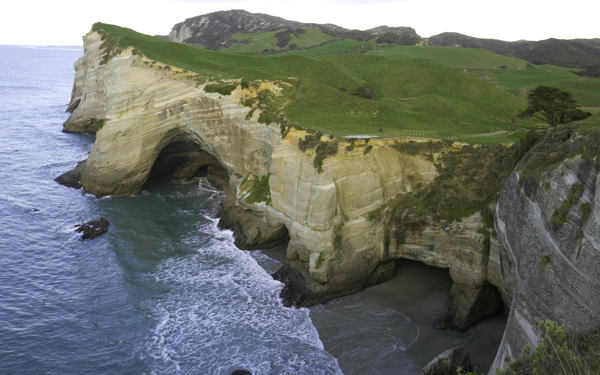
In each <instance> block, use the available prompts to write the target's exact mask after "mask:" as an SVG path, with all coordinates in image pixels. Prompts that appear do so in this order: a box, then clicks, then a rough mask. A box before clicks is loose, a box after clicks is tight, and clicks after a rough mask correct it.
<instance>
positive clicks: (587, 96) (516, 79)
mask: <svg viewBox="0 0 600 375" xmlns="http://www.w3.org/2000/svg"><path fill="white" fill-rule="evenodd" d="M571 70H573V69H569V68H560V67H556V66H552V65H541V66H539V67H537V68H527V69H521V70H507V71H505V72H503V73H501V74H496V75H494V76H492V77H493V78H495V79H497V80H498V84H499V85H500V86H502V87H504V88H505V89H506V90H508V91H509V92H511V93H514V94H518V93H519V92H520V91H522V90H523V89H532V88H534V87H535V86H538V85H544V86H552V87H558V88H559V89H562V90H565V91H569V92H571V93H572V94H573V96H574V98H575V100H577V101H578V102H579V103H580V104H581V105H583V106H585V107H600V78H583V77H579V76H578V75H576V74H575V73H572V72H571Z"/></svg>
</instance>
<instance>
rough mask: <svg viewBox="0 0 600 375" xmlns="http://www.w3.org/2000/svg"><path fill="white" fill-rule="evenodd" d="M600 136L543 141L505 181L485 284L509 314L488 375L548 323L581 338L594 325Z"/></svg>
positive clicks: (565, 131) (565, 133)
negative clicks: (489, 284) (494, 288)
mask: <svg viewBox="0 0 600 375" xmlns="http://www.w3.org/2000/svg"><path fill="white" fill-rule="evenodd" d="M599 145H600V132H598V131H594V132H588V133H582V132H578V131H576V130H575V129H573V128H572V127H562V128H559V129H556V130H555V131H552V132H550V133H548V134H547V135H546V136H545V137H544V138H543V139H542V140H541V142H539V144H538V145H537V146H535V147H534V148H533V149H532V150H531V151H530V152H529V153H528V154H527V155H526V156H525V157H524V158H523V160H522V162H521V163H520V165H519V166H518V167H517V169H516V170H515V172H514V173H513V174H512V175H511V176H510V178H509V179H508V181H507V182H506V185H505V187H504V189H503V191H502V195H501V196H500V200H499V202H498V205H497V206H496V208H495V213H494V223H495V230H496V232H497V237H492V238H491V247H490V262H489V265H488V270H487V273H488V279H489V280H490V282H492V283H493V284H494V285H496V286H498V288H499V289H500V291H501V292H502V295H503V298H504V300H505V302H506V303H507V304H510V306H511V312H510V315H509V319H508V324H507V328H506V332H505V334H504V338H503V340H502V344H501V346H500V349H499V351H498V354H497V357H496V360H495V361H494V364H493V366H492V371H491V373H494V369H495V368H496V367H499V368H501V369H503V368H505V367H506V366H507V365H508V364H510V363H511V362H512V361H514V360H515V359H516V358H517V357H518V356H519V354H520V353H521V350H522V349H523V348H524V347H525V345H530V346H536V345H537V344H538V343H539V342H540V337H538V336H537V335H536V334H535V333H534V331H533V329H532V328H531V327H532V326H537V324H538V323H539V322H540V321H541V320H546V319H552V320H554V321H557V322H559V323H560V324H565V326H566V329H567V330H569V331H574V332H586V331H589V330H592V329H595V328H597V327H598V322H600V305H599V304H598V301H600V267H599V265H600V231H599V229H600V185H599V183H600V179H599V178H598V177H599V173H600V163H599V161H598V155H599V154H600V148H599Z"/></svg>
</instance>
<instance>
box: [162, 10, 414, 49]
mask: <svg viewBox="0 0 600 375" xmlns="http://www.w3.org/2000/svg"><path fill="white" fill-rule="evenodd" d="M301 26H310V27H312V28H314V29H315V30H317V31H319V32H322V33H323V34H327V35H330V36H332V37H336V38H344V39H352V40H361V41H362V40H364V41H367V40H370V39H373V38H378V37H380V36H382V35H384V34H388V33H392V34H396V35H398V36H400V37H417V38H419V39H421V37H420V36H419V35H417V33H416V31H415V29H413V28H412V27H388V26H379V27H375V28H373V29H369V30H350V29H346V28H343V27H341V26H337V25H334V24H316V23H302V22H297V21H289V20H286V19H283V18H280V17H275V16H270V15H268V14H263V13H250V12H247V11H245V10H239V9H236V10H227V11H219V12H214V13H209V14H204V15H201V16H196V17H192V18H188V19H186V20H185V21H183V22H180V23H178V24H176V25H175V26H173V29H172V30H171V32H170V33H169V35H168V37H163V38H165V39H167V38H168V40H169V41H171V42H178V43H191V44H201V45H202V46H203V47H204V48H206V49H211V50H215V51H216V50H219V49H220V48H222V47H223V46H224V45H225V43H226V42H227V41H228V40H229V38H230V37H231V36H232V35H234V34H237V33H247V34H251V33H256V32H259V31H276V30H279V29H281V28H298V27H301Z"/></svg>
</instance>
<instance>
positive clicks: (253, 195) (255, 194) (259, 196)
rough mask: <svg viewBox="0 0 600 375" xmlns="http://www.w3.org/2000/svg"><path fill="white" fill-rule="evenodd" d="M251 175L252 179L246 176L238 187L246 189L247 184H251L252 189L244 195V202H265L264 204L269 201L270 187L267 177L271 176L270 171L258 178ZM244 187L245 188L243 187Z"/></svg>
mask: <svg viewBox="0 0 600 375" xmlns="http://www.w3.org/2000/svg"><path fill="white" fill-rule="evenodd" d="M252 176H253V180H251V179H250V178H249V177H246V179H244V181H242V184H241V185H240V187H241V188H242V190H246V189H248V185H249V184H252V191H251V192H250V194H249V195H248V196H247V197H246V203H249V204H254V203H259V202H265V203H266V204H270V203H271V188H270V186H269V177H271V173H270V172H269V173H267V174H266V175H265V176H262V177H261V178H260V180H259V179H258V176H254V175H252ZM244 188H245V189H244Z"/></svg>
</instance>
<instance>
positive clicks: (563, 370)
mask: <svg viewBox="0 0 600 375" xmlns="http://www.w3.org/2000/svg"><path fill="white" fill-rule="evenodd" d="M532 328H534V327H532ZM537 331H538V332H539V333H540V334H541V336H542V337H541V339H542V340H541V342H540V344H539V345H538V346H537V347H536V348H535V349H533V350H532V349H531V347H529V346H526V347H525V348H524V349H523V352H522V353H521V355H520V356H519V358H517V360H516V361H515V362H513V363H511V364H510V366H508V367H507V368H506V369H505V370H500V369H498V370H497V371H496V373H497V374H498V375H517V374H518V375H521V374H524V375H530V374H534V375H537V374H548V375H554V374H556V375H558V374H563V375H592V374H598V373H599V371H600V359H599V358H600V340H599V339H600V330H599V329H595V330H590V331H588V332H585V333H581V334H574V333H567V332H565V326H564V325H560V326H559V325H558V323H556V322H554V321H552V320H542V321H541V322H540V323H539V324H538V327H537Z"/></svg>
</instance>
